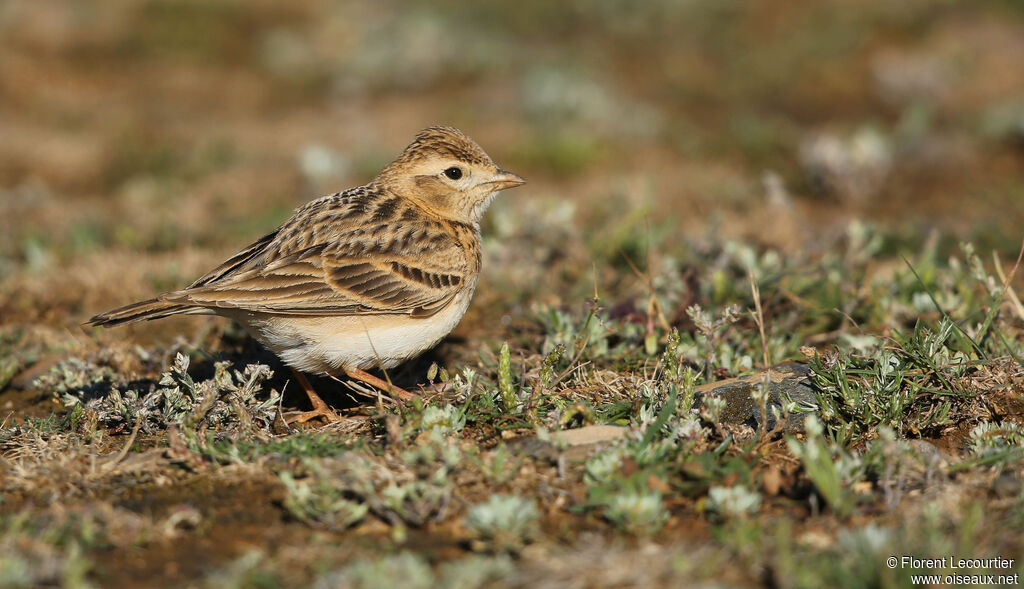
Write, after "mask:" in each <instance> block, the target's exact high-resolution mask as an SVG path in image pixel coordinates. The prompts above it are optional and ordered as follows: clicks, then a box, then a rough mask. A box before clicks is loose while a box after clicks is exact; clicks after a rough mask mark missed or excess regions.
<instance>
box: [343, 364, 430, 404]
mask: <svg viewBox="0 0 1024 589" xmlns="http://www.w3.org/2000/svg"><path fill="white" fill-rule="evenodd" d="M345 374H346V375H348V377H349V378H351V379H354V380H358V381H360V382H365V383H366V384H368V385H370V386H371V387H374V388H376V389H379V390H381V391H384V392H385V393H387V394H389V395H391V396H393V397H395V398H396V399H399V400H401V401H411V400H413V399H415V398H417V397H419V395H417V394H416V393H410V392H409V391H407V390H405V389H403V388H400V387H396V386H395V385H393V384H391V383H390V382H388V381H386V380H383V379H380V378H377V377H376V376H374V375H372V374H370V373H369V372H366V371H365V370H360V369H358V368H346V369H345Z"/></svg>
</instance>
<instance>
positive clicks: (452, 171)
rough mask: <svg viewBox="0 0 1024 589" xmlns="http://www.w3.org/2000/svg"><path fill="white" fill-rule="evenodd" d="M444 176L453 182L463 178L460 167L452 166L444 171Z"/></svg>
mask: <svg viewBox="0 0 1024 589" xmlns="http://www.w3.org/2000/svg"><path fill="white" fill-rule="evenodd" d="M444 175H445V176H448V178H450V179H452V180H458V179H459V178H461V177H462V168H460V167H458V166H452V167H450V168H448V169H447V170H445V171H444Z"/></svg>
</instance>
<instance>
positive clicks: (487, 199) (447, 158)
mask: <svg viewBox="0 0 1024 589" xmlns="http://www.w3.org/2000/svg"><path fill="white" fill-rule="evenodd" d="M376 182H378V183H380V184H382V185H384V186H386V187H387V188H388V189H390V190H392V191H394V192H395V193H396V194H398V195H400V196H403V197H405V198H411V199H415V200H417V201H419V202H420V203H421V204H423V205H424V206H425V207H427V208H428V209H430V210H431V211H432V212H434V213H435V214H437V215H439V216H441V217H444V218H447V219H452V220H455V221H460V222H463V223H474V224H475V223H479V222H480V218H481V217H483V214H484V211H486V210H487V207H488V206H489V205H490V204H491V200H493V199H494V196H495V195H496V194H497V193H498V192H499V191H501V190H504V189H506V188H514V187H516V186H519V185H520V184H523V183H524V182H525V180H523V179H522V178H520V177H519V176H517V175H515V174H513V173H511V172H506V171H505V170H502V169H501V168H499V167H498V166H496V165H494V162H493V161H491V158H490V156H488V155H487V154H486V153H484V150H483V149H481V148H480V146H479V145H477V144H476V142H475V141H473V140H472V139H470V138H469V137H467V136H466V135H464V134H463V133H462V131H459V130H458V129H455V128H453V127H428V128H426V129H424V130H422V131H420V132H419V133H418V134H417V135H416V138H415V139H414V140H413V142H412V143H410V144H409V147H406V148H405V151H403V152H402V154H401V155H400V156H398V158H397V159H395V161H393V162H391V163H390V164H388V165H387V166H386V167H385V168H384V169H383V170H381V172H380V174H378V175H377V178H376Z"/></svg>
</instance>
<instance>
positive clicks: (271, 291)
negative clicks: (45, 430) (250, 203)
mask: <svg viewBox="0 0 1024 589" xmlns="http://www.w3.org/2000/svg"><path fill="white" fill-rule="evenodd" d="M523 183H524V180H523V179H522V178H521V177H519V176H517V175H515V174H513V173H511V172H506V171H505V170H502V169H501V168H499V167H497V166H496V165H495V164H494V162H493V161H492V160H491V158H490V157H489V156H488V155H487V154H486V153H485V152H484V150H483V149H481V148H480V146H479V145H477V144H476V142H474V141H473V140H472V139H470V138H469V137H467V136H466V135H464V134H463V133H462V132H461V131H459V130H458V129H454V128H452V127H443V126H435V127H429V128H427V129H424V130H422V131H420V132H419V133H418V134H417V135H416V137H415V139H414V140H413V142H412V143H411V144H410V145H409V146H408V147H407V148H405V150H404V151H403V152H402V153H401V155H399V156H398V158H397V159H395V161H393V162H391V163H390V164H388V165H387V166H385V167H384V169H383V170H381V171H380V173H379V174H377V177H376V178H374V179H373V180H371V181H370V182H369V183H368V184H366V185H363V186H358V187H355V188H350V189H348V190H345V191H343V192H338V193H335V194H332V195H330V196H325V197H323V198H320V199H318V200H314V201H312V202H310V203H308V204H306V205H305V206H303V207H301V208H299V209H298V210H297V211H296V212H295V214H294V215H293V216H292V217H291V218H290V219H288V220H287V221H286V222H285V223H284V224H283V225H281V226H280V227H278V228H277V229H275V230H274V231H272V232H270V233H268V234H267V235H264V236H263V237H261V238H260V239H258V240H256V241H255V242H254V243H252V244H251V245H249V246H248V247H246V248H245V249H243V250H242V251H240V252H238V253H237V254H235V255H234V256H232V257H231V258H229V259H228V260H227V261H226V262H224V263H223V264H221V265H220V266H218V267H216V268H214V269H213V270H211V271H210V272H209V273H207V274H205V275H204V276H202V277H200V278H199V279H198V280H196V281H195V282H193V283H192V284H190V285H189V286H187V287H186V288H183V289H180V290H174V291H170V292H165V293H163V294H160V295H157V296H156V297H155V298H152V299H149V300H146V301H141V302H138V303H134V304H131V305H127V306H125V307H121V308H118V309H114V310H112V311H107V312H106V313H101V314H99V315H96V316H95V317H93V318H92V319H90V320H89V322H88V323H89V324H91V325H102V326H114V325H120V324H123V323H133V322H136V321H148V320H152V319H161V318H163V317H169V316H171V315H183V314H187V315H195V314H215V315H222V316H224V317H228V318H230V319H234V320H235V321H237V322H238V323H240V324H241V325H242V326H243V327H244V328H245V329H246V330H247V331H248V332H249V333H250V334H252V336H253V337H254V338H255V339H256V340H258V341H259V342H261V343H262V344H263V345H264V346H265V347H267V348H268V349H270V350H271V351H273V352H274V353H275V354H277V355H278V356H279V357H280V358H281V360H283V361H284V363H285V364H287V365H288V366H290V367H291V368H293V369H294V370H295V371H296V376H297V377H298V379H299V382H300V383H301V384H302V386H303V387H304V389H305V390H306V393H307V394H308V396H309V398H310V402H311V403H312V404H313V410H312V411H308V412H305V413H302V414H300V415H299V416H297V417H296V418H295V419H294V420H295V421H306V420H309V419H312V418H314V417H318V416H321V417H324V418H326V419H327V420H335V419H337V415H336V414H335V413H334V412H333V411H332V410H331V409H330V408H329V407H328V406H327V404H326V403H324V401H323V400H322V399H320V397H319V396H318V395H317V394H316V392H315V391H313V389H312V388H311V387H310V386H309V383H308V381H306V379H305V378H304V377H303V376H302V374H301V373H302V372H307V373H319V374H328V375H333V376H341V375H347V376H348V377H350V378H352V379H355V380H359V381H362V382H364V383H367V384H370V385H372V386H374V387H376V388H378V389H381V390H382V391H384V392H385V393H387V394H391V395H394V396H395V397H398V398H402V399H410V398H412V397H413V396H414V395H413V394H412V393H410V392H408V391H405V390H402V389H400V388H398V387H395V386H393V385H391V384H390V383H389V382H386V381H384V380H383V379H380V378H378V377H376V376H374V375H372V374H370V373H368V372H366V371H367V370H370V369H374V368H381V369H385V370H387V369H390V368H394V367H395V366H398V365H399V364H401V363H402V362H405V361H406V360H409V359H411V358H414V357H416V356H419V355H420V354H422V353H423V352H425V351H427V350H429V349H430V348H432V347H434V346H435V345H437V343H438V342H440V341H441V339H442V338H444V337H445V336H446V335H448V334H449V333H450V332H451V331H452V330H453V329H454V328H455V326H456V325H457V324H458V323H459V320H460V319H462V316H463V315H464V314H465V313H466V309H467V308H468V307H469V302H470V299H471V298H472V297H473V292H474V290H476V285H477V280H478V279H479V277H480V265H481V250H480V219H481V217H483V215H484V212H485V211H486V210H487V207H488V206H489V205H490V204H491V201H492V200H494V197H495V196H496V195H497V193H498V192H499V191H501V190H504V189H506V188H513V187H515V186H519V185H521V184H523Z"/></svg>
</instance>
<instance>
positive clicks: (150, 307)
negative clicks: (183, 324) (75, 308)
mask: <svg viewBox="0 0 1024 589" xmlns="http://www.w3.org/2000/svg"><path fill="white" fill-rule="evenodd" d="M202 312H209V311H206V309H203V308H202V307H194V306H191V305H182V304H180V303H169V302H167V301H161V300H160V299H149V300H148V301H141V302H138V303H133V304H131V305H126V306H124V307H118V308H117V309H112V310H110V311H107V312H106V313H100V314H99V315H96V316H95V317H93V318H92V319H90V320H89V321H87V322H86V323H87V324H88V325H102V326H103V327H113V326H115V325H121V324H122V323H134V322H136V321H151V320H153V319H162V318H164V317H169V316H171V315H179V314H182V313H186V314H187V313H202Z"/></svg>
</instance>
